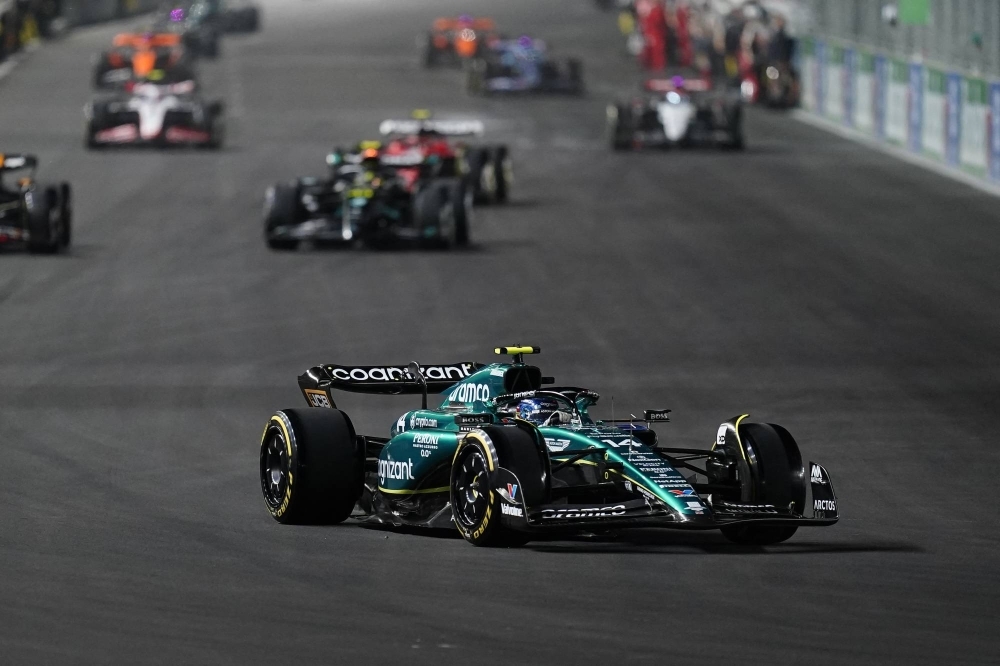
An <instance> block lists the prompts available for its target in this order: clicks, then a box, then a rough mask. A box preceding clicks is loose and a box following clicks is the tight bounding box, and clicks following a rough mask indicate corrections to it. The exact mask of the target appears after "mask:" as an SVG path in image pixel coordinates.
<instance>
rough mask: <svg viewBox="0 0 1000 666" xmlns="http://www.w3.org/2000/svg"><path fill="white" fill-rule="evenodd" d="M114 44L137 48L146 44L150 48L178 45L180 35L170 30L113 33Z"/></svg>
mask: <svg viewBox="0 0 1000 666" xmlns="http://www.w3.org/2000/svg"><path fill="white" fill-rule="evenodd" d="M112 43H113V44H114V46H119V47H122V46H124V47H132V48H137V47H140V46H143V45H148V46H149V47H151V48H156V47H162V46H178V45H179V44H180V43H181V36H180V35H178V34H176V33H172V32H162V33H155V34H152V35H144V34H141V33H126V32H123V33H121V34H118V35H115V39H114V42H112Z"/></svg>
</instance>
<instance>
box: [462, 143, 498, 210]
mask: <svg viewBox="0 0 1000 666" xmlns="http://www.w3.org/2000/svg"><path fill="white" fill-rule="evenodd" d="M468 165H469V189H470V190H471V191H472V193H473V200H474V202H475V203H477V204H480V205H482V204H490V203H493V202H494V201H496V198H497V178H496V173H497V172H496V164H495V162H494V160H493V151H491V150H490V149H489V148H473V149H471V150H470V151H469V156H468Z"/></svg>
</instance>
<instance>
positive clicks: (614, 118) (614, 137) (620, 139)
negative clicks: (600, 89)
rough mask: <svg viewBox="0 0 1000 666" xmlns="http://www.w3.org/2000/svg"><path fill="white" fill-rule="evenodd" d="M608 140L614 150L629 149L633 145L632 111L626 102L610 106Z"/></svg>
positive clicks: (608, 112)
mask: <svg viewBox="0 0 1000 666" xmlns="http://www.w3.org/2000/svg"><path fill="white" fill-rule="evenodd" d="M607 115H608V128H607V132H608V142H609V144H610V145H611V149H612V150H628V149H629V148H631V147H632V132H631V125H632V123H631V118H632V111H631V109H629V108H628V107H627V106H625V105H624V104H613V105H610V106H608V111H607Z"/></svg>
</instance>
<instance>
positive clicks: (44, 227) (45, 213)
mask: <svg viewBox="0 0 1000 666" xmlns="http://www.w3.org/2000/svg"><path fill="white" fill-rule="evenodd" d="M30 194H31V197H32V198H31V205H30V207H29V208H28V251H29V252H31V253H33V254H52V253H54V252H58V251H59V249H60V248H61V247H63V245H62V242H61V241H62V236H63V231H62V221H61V220H60V217H61V216H60V209H59V200H58V199H59V198H58V196H57V195H56V191H55V189H53V188H48V187H47V188H41V187H40V188H38V189H37V190H35V191H34V192H31V193H30ZM26 196H27V195H26Z"/></svg>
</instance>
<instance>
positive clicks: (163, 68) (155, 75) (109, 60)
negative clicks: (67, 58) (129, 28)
mask: <svg viewBox="0 0 1000 666" xmlns="http://www.w3.org/2000/svg"><path fill="white" fill-rule="evenodd" d="M193 79H194V72H193V70H192V67H191V61H190V57H189V55H188V52H187V50H186V49H185V48H184V44H183V38H182V36H181V35H180V34H176V33H153V32H145V33H122V34H119V35H116V36H115V39H114V42H113V44H112V47H111V49H110V50H109V51H105V52H104V53H102V54H101V55H100V56H99V57H98V59H97V64H96V65H95V66H94V86H95V87H97V88H117V87H122V86H124V85H125V84H127V83H129V82H132V83H136V82H144V81H148V82H152V83H177V82H179V81H189V80H193Z"/></svg>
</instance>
